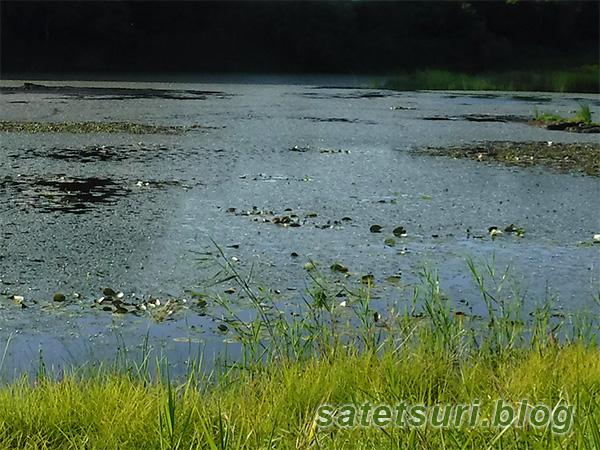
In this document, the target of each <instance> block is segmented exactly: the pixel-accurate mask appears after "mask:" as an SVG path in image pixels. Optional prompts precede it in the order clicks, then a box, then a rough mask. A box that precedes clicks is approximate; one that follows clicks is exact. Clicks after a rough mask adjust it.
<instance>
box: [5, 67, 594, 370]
mask: <svg viewBox="0 0 600 450" xmlns="http://www.w3.org/2000/svg"><path fill="white" fill-rule="evenodd" d="M179 81H180V82H178V83H150V82H145V83H133V82H122V81H121V82H110V83H106V82H93V81H87V82H76V81H53V82H45V81H40V82H37V81H36V83H40V84H45V85H48V86H50V85H55V86H59V87H62V88H56V89H30V90H23V89H15V90H11V89H3V91H2V95H1V97H0V105H1V119H2V120H33V121H76V122H84V121H96V122H110V121H129V122H136V123H142V124H150V125H167V126H183V127H189V128H188V129H187V131H186V132H184V133H182V134H179V135H130V134H105V133H98V134H68V133H60V134H59V133H57V134H43V135H42V134H31V135H30V134H24V133H1V134H0V139H1V149H0V280H1V281H0V292H1V293H2V295H0V336H1V337H2V339H3V340H4V341H6V340H7V339H8V337H9V336H10V335H11V334H12V336H13V337H12V342H11V346H10V349H9V350H10V352H9V355H8V357H7V358H8V359H7V362H6V363H5V367H22V366H27V364H29V363H30V362H31V361H34V360H35V359H36V358H37V356H38V350H39V347H40V345H42V347H43V349H44V357H45V359H46V360H47V361H48V362H49V363H52V364H56V365H58V366H60V365H61V364H65V363H71V362H81V361H82V360H86V359H89V355H90V354H91V355H93V357H98V358H102V357H106V356H114V354H115V351H116V347H118V346H119V345H121V344H122V342H121V341H123V342H124V343H125V345H126V346H129V347H135V346H137V345H139V344H140V342H141V340H142V336H144V335H146V333H147V334H148V335H149V336H150V338H151V339H154V340H155V341H158V342H163V343H164V345H165V346H166V347H165V350H164V351H165V352H166V353H167V354H169V355H171V359H173V360H177V359H180V360H182V361H183V360H184V359H185V357H186V356H185V355H186V354H187V353H188V352H189V351H190V344H189V343H186V342H179V341H174V339H175V338H190V339H192V340H193V341H198V340H199V341H201V342H202V343H204V344H205V345H206V346H207V351H208V352H209V353H210V354H212V353H217V352H219V351H220V349H221V348H222V345H223V344H222V341H223V339H224V338H225V337H226V336H225V335H223V334H222V333H218V332H216V331H215V328H216V325H217V323H216V322H215V321H213V319H212V318H211V314H210V313H211V310H210V305H209V311H208V312H209V315H207V316H201V315H199V314H198V311H197V310H190V311H188V312H187V313H186V312H185V311H183V310H182V311H179V312H177V313H176V314H173V316H171V317H170V318H169V319H168V320H166V321H164V322H163V323H154V321H153V320H152V319H151V318H149V317H147V316H145V315H143V314H142V315H140V316H134V315H132V314H111V313H110V312H106V311H102V310H101V309H100V308H95V309H91V308H90V305H91V304H93V301H94V299H97V298H99V297H101V296H102V289H103V288H104V287H106V286H110V287H112V288H114V289H115V290H121V291H123V292H124V293H125V299H127V298H130V297H131V296H132V295H135V296H136V297H137V298H142V297H144V298H147V297H148V296H149V295H152V296H154V297H157V298H161V299H163V301H165V300H166V299H167V298H169V297H174V298H179V299H182V298H187V299H190V297H189V295H188V294H187V293H186V291H187V290H193V291H196V292H198V291H200V292H203V291H212V292H215V291H216V292H222V291H223V289H225V288H227V287H228V286H221V285H219V286H216V287H213V288H208V287H207V286H208V285H209V284H210V283H211V282H212V281H213V277H214V275H215V273H216V272H217V271H218V268H217V267H216V265H215V263H214V260H215V259H217V260H218V257H217V254H218V251H217V249H216V248H215V245H214V243H213V241H214V242H215V243H217V244H218V245H220V246H221V247H222V248H223V250H224V251H225V252H226V255H227V258H233V257H235V258H237V260H238V261H237V262H236V263H235V264H236V267H238V268H239V270H240V272H242V273H248V272H249V271H250V270H251V269H252V270H253V274H254V280H255V281H257V282H259V281H260V282H262V284H263V285H265V286H266V287H267V288H270V289H272V290H277V291H278V292H281V294H274V297H275V298H276V299H277V300H278V301H280V302H281V304H282V305H284V304H286V305H288V306H289V305H292V306H289V307H293V305H294V304H299V303H300V302H301V296H302V293H303V291H305V290H306V289H307V287H308V288H309V287H310V286H311V279H310V276H309V274H308V273H307V271H306V270H305V269H304V266H305V264H306V263H307V262H308V261H314V262H315V264H316V265H317V268H318V269H319V270H320V271H321V272H322V273H323V274H324V275H326V276H327V277H328V278H329V279H331V280H335V279H343V280H344V281H345V282H347V283H348V284H349V285H351V286H359V284H360V277H361V275H364V274H367V273H373V274H374V276H375V285H374V288H373V296H374V299H375V300H374V305H375V306H374V307H376V308H379V309H381V310H382V311H385V310H386V308H388V307H389V305H391V304H393V303H394V302H397V303H398V304H399V305H400V306H401V307H402V306H403V305H405V304H406V305H408V304H409V302H410V300H411V299H412V295H413V291H412V290H413V287H414V286H416V285H418V284H419V273H420V271H421V270H422V269H423V267H424V266H429V267H432V268H437V271H438V273H439V279H440V284H441V288H442V290H443V291H444V292H445V293H446V294H447V296H448V298H449V299H450V300H451V301H452V303H453V305H454V306H455V307H456V308H457V309H462V310H465V311H466V312H472V313H476V314H483V313H485V306H484V304H483V302H482V300H481V295H480V294H479V293H478V288H477V286H476V284H475V283H474V281H473V277H472V276H471V275H470V273H469V270H468V267H467V264H466V258H467V257H472V258H475V259H476V260H479V259H484V260H485V261H488V262H490V263H491V261H492V260H494V261H495V266H496V269H497V270H498V272H502V271H503V269H504V268H505V267H506V266H510V268H511V270H510V271H509V272H510V280H511V284H510V286H509V285H508V284H507V285H506V286H505V287H504V288H503V292H507V291H509V287H511V286H513V287H515V288H516V289H518V291H519V292H520V294H521V295H522V296H523V298H524V300H525V305H526V310H527V311H530V310H532V309H533V308H534V307H535V304H536V303H541V302H544V301H545V300H547V299H549V298H551V297H552V298H553V305H554V309H555V310H556V312H561V311H563V312H575V311H581V310H594V308H595V309H596V310H597V308H598V305H597V303H595V300H594V297H593V294H594V292H596V293H597V292H598V288H599V285H600V273H599V266H600V264H599V263H600V258H599V253H598V246H597V245H595V246H593V245H586V244H582V242H584V243H591V242H592V238H593V235H594V234H597V233H600V204H599V202H598V198H600V195H599V194H600V184H599V183H598V179H597V178H590V177H585V176H582V175H580V174H560V173H555V172H552V171H550V170H547V169H544V168H540V167H534V168H531V169H522V168H514V167H512V168H511V167H504V166H500V165H486V164H482V163H478V162H476V161H471V160H453V159H451V158H446V157H433V156H426V155H422V154H418V153H415V152H414V150H415V149H418V148H424V147H427V146H436V147H438V146H446V145H448V146H449V145H457V144H461V143H467V142H475V141H483V140H486V141H487V140H509V141H552V142H597V141H598V138H597V135H582V134H573V133H566V132H561V131H549V130H544V129H540V128H533V127H530V126H528V125H526V124H523V123H519V122H515V121H511V120H508V121H507V120H504V118H506V117H511V118H523V119H525V118H529V117H531V116H532V115H533V111H534V108H535V107H536V106H537V107H538V109H539V110H540V111H541V112H549V113H558V114H562V115H565V116H568V115H572V112H573V111H575V110H577V109H578V108H579V102H581V101H585V102H586V103H589V104H590V105H591V106H592V110H593V111H594V112H595V117H596V118H597V117H598V114H599V111H598V110H599V102H598V98H597V96H594V95H582V94H573V95H567V94H565V95H559V94H546V93H485V94H484V95H482V94H481V93H465V92H452V93H450V92H389V91H380V90H366V89H361V88H360V87H359V86H360V85H361V83H359V82H358V81H357V80H351V79H341V78H340V79H336V78H317V77H314V78H307V77H303V78H299V79H295V78H289V81H288V82H287V83H286V79H285V78H278V79H277V80H275V82H273V81H272V80H269V79H268V78H257V77H252V78H247V79H244V77H241V76H240V77H238V78H236V79H226V80H224V82H223V83H218V82H215V80H214V79H213V80H207V79H199V80H196V81H197V82H194V80H187V82H181V80H179ZM364 84H365V85H366V84H367V82H366V81H365V82H364ZM2 85H3V86H5V87H7V86H8V87H11V86H22V85H23V83H22V82H20V81H7V80H5V81H3V82H2ZM65 86H68V88H64V87H65ZM329 86H335V87H329ZM344 86H349V87H344ZM482 115H485V117H484V118H485V119H486V120H484V121H479V120H478V121H473V120H469V117H473V116H477V117H481V116H482ZM431 118H436V119H449V120H430V119H431ZM488 118H489V119H492V120H487V119H488ZM494 118H498V119H499V120H500V121H497V122H496V121H493V119H494ZM230 208H235V211H228V210H229V209H230ZM257 211H260V212H262V214H255V213H256V212H257ZM246 212H248V213H246ZM271 212H272V214H271ZM315 214H316V216H315ZM292 215H296V216H297V219H296V218H295V217H294V218H292V221H294V222H296V221H297V222H298V223H299V224H300V226H296V227H290V226H286V227H283V226H279V225H275V224H273V223H272V221H273V219H274V217H278V218H282V217H283V216H292ZM309 215H310V216H309ZM307 216H308V217H307ZM348 218H350V219H351V220H347V219H348ZM265 219H267V220H270V222H265ZM344 219H345V220H344ZM373 224H378V225H380V226H382V227H383V229H382V231H381V233H372V232H370V230H369V228H370V226H371V225H373ZM510 224H515V225H516V226H518V227H521V228H523V229H524V230H525V236H524V237H523V238H518V237H517V236H515V235H513V234H509V233H503V234H502V235H500V236H498V237H497V238H496V239H494V240H492V239H491V238H490V236H489V233H488V228H489V227H491V226H497V227H499V228H500V229H504V228H505V227H507V226H508V225H510ZM398 226H403V227H404V228H405V229H406V230H407V236H406V237H400V238H395V241H396V245H395V246H394V247H390V246H389V245H386V244H385V243H384V241H385V239H386V238H391V237H393V234H392V230H393V229H394V228H396V227H398ZM467 230H468V231H467ZM292 253H295V254H297V255H298V256H297V257H293V256H291V254H292ZM334 263H339V264H341V265H343V266H346V267H348V268H349V272H348V273H349V277H348V278H344V276H343V275H341V274H338V273H334V272H332V271H330V269H329V267H330V266H331V265H332V264H334ZM480 267H481V269H482V270H483V264H482V263H480ZM399 273H401V275H402V278H401V281H402V283H401V285H400V286H395V285H393V284H390V283H388V282H386V281H385V278H386V277H389V276H392V275H397V274H399ZM57 292H62V293H64V294H65V295H67V297H68V299H69V301H67V302H65V303H57V302H53V300H52V298H53V295H54V294H55V293H57ZM73 293H78V294H80V296H81V297H80V298H79V299H73V298H72V297H71V296H72V294H73ZM12 295H20V296H23V297H24V300H23V302H22V303H24V304H26V305H27V306H28V308H26V309H23V308H22V307H21V304H20V303H19V302H16V301H15V300H11V299H10V297H11V296H12ZM507 295H508V294H507ZM232 297H235V296H232ZM508 297H509V298H510V295H508ZM190 300H191V299H190ZM213 312H214V311H213ZM192 326H193V328H192ZM119 342H121V344H120V343H119Z"/></svg>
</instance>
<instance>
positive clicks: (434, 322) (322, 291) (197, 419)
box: [0, 252, 600, 450]
mask: <svg viewBox="0 0 600 450" xmlns="http://www.w3.org/2000/svg"><path fill="white" fill-rule="evenodd" d="M221 256H222V260H221V262H220V265H221V270H222V272H221V274H220V276H221V277H222V278H221V280H222V281H223V282H227V283H229V284H231V283H234V284H235V285H237V290H238V291H239V292H243V293H244V298H245V301H246V304H245V305H239V304H234V303H232V302H231V301H230V300H229V299H228V298H227V296H220V295H215V296H213V297H211V298H206V300H205V301H206V302H208V303H209V305H210V307H209V311H210V314H212V315H213V318H214V319H215V321H217V323H219V330H220V331H221V332H222V334H223V337H224V339H226V340H227V341H229V342H231V344H230V345H231V347H232V349H233V350H235V351H233V350H232V354H236V355H237V356H235V357H232V356H229V357H227V356H223V357H222V358H221V359H220V360H219V361H218V364H216V365H213V366H212V367H213V369H212V370H211V371H206V370H205V369H204V367H205V362H206V361H205V360H204V357H205V355H204V353H203V350H202V347H201V346H200V347H198V349H195V348H192V346H191V344H190V357H189V359H188V361H187V366H186V367H187V370H186V373H185V374H184V375H183V376H175V375H173V376H171V373H170V368H171V367H172V366H171V365H170V364H169V361H168V360H167V359H166V358H163V357H162V356H161V354H160V352H159V351H158V350H157V349H154V348H153V347H152V346H151V345H150V343H149V342H148V339H147V338H146V339H145V340H144V348H143V349H142V352H141V355H137V356H132V354H131V353H127V352H124V351H121V352H119V353H118V354H117V355H116V358H115V361H114V362H112V363H107V362H104V363H97V364H94V363H92V362H90V364H89V365H85V366H80V367H74V368H71V369H69V370H65V371H62V372H60V373H56V372H55V371H52V370H50V369H49V368H47V367H46V366H45V364H44V360H43V355H42V354H41V353H40V361H39V364H38V367H37V370H36V373H35V374H34V375H32V376H25V375H23V376H21V377H17V378H16V379H14V380H12V381H10V382H8V383H5V384H3V385H2V387H1V388H0V402H1V404H2V405H3V408H2V409H0V447H2V448H30V449H34V448H35V449H45V448H46V449H50V448H52V449H63V448H64V449H75V448H89V449H100V448H120V449H128V448H131V449H134V448H135V449H137V448H148V449H211V450H217V449H220V450H224V449H253V450H254V449H294V448H295V449H372V448H382V449H383V448H386V449H387V448H389V449H431V448H440V449H442V448H448V449H495V448H502V449H571V448H573V449H590V450H591V449H595V448H599V447H600V431H599V425H600V405H599V401H598V399H599V398H600V352H599V351H598V331H599V319H600V316H599V315H598V313H597V312H590V313H589V314H583V313H578V314H573V315H556V314H553V313H552V308H551V304H550V303H548V302H546V303H541V304H539V305H537V307H536V308H535V310H534V311H533V312H532V313H531V314H530V315H527V314H525V313H524V301H525V298H523V297H522V296H520V295H519V294H518V289H512V290H511V289H509V287H510V286H509V284H510V269H509V268H505V269H502V270H498V269H497V268H496V267H495V264H494V263H493V261H492V262H491V263H490V262H485V261H473V260H468V261H467V264H466V267H465V270H467V271H469V272H470V273H471V274H472V276H473V278H474V279H475V281H476V283H477V284H478V286H479V287H480V292H481V297H482V298H481V299H482V301H483V302H484V303H485V305H487V315H484V316H479V317H478V316H472V315H469V314H466V313H465V312H463V311H460V310H458V309H457V308H456V307H455V306H453V304H452V302H451V299H449V298H447V296H446V295H445V294H444V293H443V291H442V290H441V288H440V280H439V279H438V277H437V275H436V272H435V270H434V269H431V268H427V267H425V268H423V270H422V272H421V283H420V285H418V286H417V287H415V289H414V294H413V299H412V302H411V304H409V305H405V306H404V307H401V306H399V305H398V304H389V305H387V306H386V307H384V305H381V304H380V303H378V302H377V301H376V300H375V299H373V298H372V297H371V294H370V288H371V286H370V283H364V282H363V283H361V282H359V283H356V284H348V285H344V284H340V283H338V282H332V281H331V279H329V277H328V276H327V274H326V273H325V272H323V273H319V272H318V270H316V269H315V270H311V271H310V272H308V273H309V274H310V276H311V280H310V285H309V287H308V288H307V290H306V292H305V293H304V294H303V296H302V301H303V305H302V308H300V309H299V307H298V305H293V307H291V306H286V305H284V304H281V303H280V302H278V301H277V300H275V299H274V298H273V296H272V295H271V294H270V291H269V290H268V289H266V288H262V287H260V285H258V286H257V283H256V280H253V279H252V274H251V273H249V274H242V273H241V272H240V270H239V269H238V266H237V265H236V264H235V263H233V262H232V261H231V260H229V259H227V258H226V257H225V255H224V254H223V253H222V252H221ZM332 273H337V272H336V271H335V270H333V269H332ZM596 300H597V301H598V305H599V306H600V295H598V294H596ZM244 307H249V309H248V308H244ZM242 311H243V312H242ZM248 311H250V313H248ZM298 311H299V312H298ZM8 345H10V343H9V344H8ZM5 355H6V352H5ZM3 366H4V358H3V360H2V367H0V369H1V370H2V373H3V375H5V376H6V374H5V372H6V367H3ZM499 399H501V400H502V401H503V402H504V403H507V404H508V403H510V404H512V405H517V404H519V402H522V401H523V400H527V401H528V402H529V403H530V404H545V405H548V407H549V408H551V409H555V408H558V407H561V405H573V408H574V419H573V422H572V425H571V426H570V428H569V430H567V431H566V432H564V433H559V434H557V433H554V432H553V430H552V429H550V427H542V428H539V427H534V426H532V425H531V424H530V423H527V422H526V423H522V424H519V425H518V426H517V425H514V426H513V425H511V426H507V427H470V426H468V425H465V426H460V427H449V428H436V427H432V426H429V425H426V426H424V427H406V428H399V427H393V426H387V427H377V426H370V427H353V428H344V427H337V426H331V427H326V428H322V427H319V426H318V425H317V418H318V416H317V409H318V407H319V406H320V405H322V404H328V405H333V406H334V407H335V406H339V405H348V404H352V405H357V406H358V405H362V404H364V403H365V402H371V403H373V404H395V403H398V402H399V401H404V402H407V403H410V404H422V405H428V406H433V405H437V404H469V403H472V402H473V401H474V400H477V401H478V402H479V403H480V408H481V412H480V415H481V417H482V418H485V417H489V416H490V415H491V414H492V413H493V412H492V411H493V408H494V405H495V403H497V401H498V400H499Z"/></svg>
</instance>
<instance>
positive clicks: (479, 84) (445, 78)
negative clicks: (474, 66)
mask: <svg viewBox="0 0 600 450" xmlns="http://www.w3.org/2000/svg"><path fill="white" fill-rule="evenodd" d="M599 75H600V72H599V67H598V66H597V65H595V66H583V67H577V68H574V69H572V70H540V71H536V70H521V71H519V70H513V71H508V72H501V73H482V74H467V73H461V72H451V71H447V70H423V71H416V72H412V73H404V74H399V75H397V76H395V77H393V78H391V79H390V80H388V81H387V82H386V83H385V85H384V87H385V88H388V89H395V90H417V89H423V90H475V91H476V90H486V91H544V92H586V93H598V92H600V82H599V81H598V80H599Z"/></svg>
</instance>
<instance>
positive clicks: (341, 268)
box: [331, 263, 348, 273]
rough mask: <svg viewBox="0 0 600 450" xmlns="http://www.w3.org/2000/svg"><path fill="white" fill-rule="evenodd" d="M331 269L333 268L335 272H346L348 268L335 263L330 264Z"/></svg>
mask: <svg viewBox="0 0 600 450" xmlns="http://www.w3.org/2000/svg"><path fill="white" fill-rule="evenodd" d="M331 270H334V271H336V272H343V273H345V272H348V268H347V267H344V266H342V265H341V264H338V263H335V264H334V265H332V266H331Z"/></svg>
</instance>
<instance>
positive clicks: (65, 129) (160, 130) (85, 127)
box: [0, 121, 185, 134]
mask: <svg viewBox="0 0 600 450" xmlns="http://www.w3.org/2000/svg"><path fill="white" fill-rule="evenodd" d="M184 130H185V129H184V128H183V127H172V126H162V125H142V124H137V123H131V122H25V121H0V131H7V132H13V133H15V132H16V133H32V134H33V133H128V134H180V133H182V132H183V131H184Z"/></svg>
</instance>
